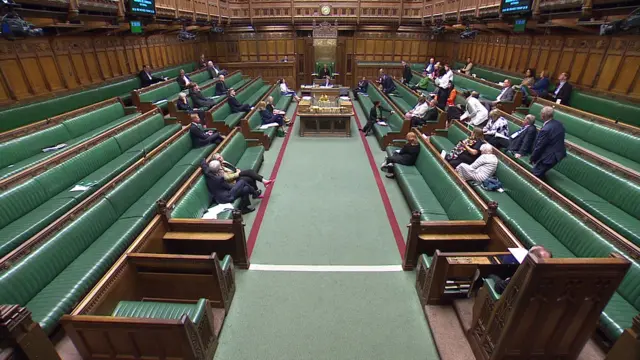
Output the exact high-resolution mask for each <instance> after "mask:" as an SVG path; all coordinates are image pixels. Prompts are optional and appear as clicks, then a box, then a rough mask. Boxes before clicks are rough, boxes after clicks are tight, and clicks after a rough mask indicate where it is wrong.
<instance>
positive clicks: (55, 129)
mask: <svg viewBox="0 0 640 360" xmlns="http://www.w3.org/2000/svg"><path fill="white" fill-rule="evenodd" d="M129 110H130V109H129ZM139 115H140V113H138V112H134V113H130V114H127V113H126V111H125V107H124V106H123V105H122V103H120V102H116V103H113V104H111V105H107V106H104V107H101V108H98V109H95V110H93V111H89V112H86V113H83V114H79V115H78V116H76V117H73V118H71V119H68V120H64V121H63V122H62V123H60V124H57V125H54V126H52V127H49V128H46V129H43V130H40V131H37V132H34V133H31V134H28V135H25V136H22V137H19V138H16V139H14V140H10V141H7V142H4V143H1V144H0V153H2V156H0V178H6V177H8V176H11V175H13V174H15V173H18V172H20V171H22V170H24V169H26V168H29V167H31V166H33V165H35V164H37V163H39V162H42V161H44V160H46V159H49V158H51V157H53V156H55V155H57V154H58V153H59V151H50V152H42V149H43V148H47V147H51V146H55V145H58V144H63V143H64V144H67V147H66V148H64V149H68V148H70V147H72V146H75V145H78V144H81V143H82V142H84V141H86V140H89V139H91V138H93V137H96V136H97V135H99V134H101V133H103V132H105V131H107V130H109V129H112V128H114V127H116V126H118V125H120V124H122V123H124V122H126V121H128V120H131V119H133V118H135V117H137V116H139ZM64 149H63V150H64Z"/></svg>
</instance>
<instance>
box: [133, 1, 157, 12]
mask: <svg viewBox="0 0 640 360" xmlns="http://www.w3.org/2000/svg"><path fill="white" fill-rule="evenodd" d="M129 8H130V9H131V12H132V13H134V14H139V15H155V14H156V0H129Z"/></svg>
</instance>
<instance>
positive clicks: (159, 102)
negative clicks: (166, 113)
mask: <svg viewBox="0 0 640 360" xmlns="http://www.w3.org/2000/svg"><path fill="white" fill-rule="evenodd" d="M166 102H167V99H163V100H158V101H156V102H154V103H153V105H161V104H164V103H166Z"/></svg>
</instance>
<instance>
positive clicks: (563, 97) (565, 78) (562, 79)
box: [549, 72, 573, 106]
mask: <svg viewBox="0 0 640 360" xmlns="http://www.w3.org/2000/svg"><path fill="white" fill-rule="evenodd" d="M571 91H573V86H571V84H569V73H567V72H563V73H562V74H560V76H558V85H557V86H556V89H555V90H554V91H553V92H551V93H549V99H550V100H551V101H553V102H556V103H557V102H558V101H560V104H562V105H567V106H569V99H570V98H571Z"/></svg>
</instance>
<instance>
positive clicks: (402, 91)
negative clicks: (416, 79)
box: [391, 85, 418, 108]
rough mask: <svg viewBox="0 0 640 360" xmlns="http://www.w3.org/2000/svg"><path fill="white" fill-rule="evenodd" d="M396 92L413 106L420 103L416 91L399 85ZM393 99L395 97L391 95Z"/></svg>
mask: <svg viewBox="0 0 640 360" xmlns="http://www.w3.org/2000/svg"><path fill="white" fill-rule="evenodd" d="M396 93H397V94H398V95H400V97H401V98H402V100H404V101H405V102H406V103H407V104H409V106H411V107H412V108H413V107H414V106H416V104H417V103H418V97H417V96H416V94H415V93H414V92H412V91H410V90H408V89H407V88H405V87H404V86H401V85H397V86H396ZM391 99H393V98H392V97H391Z"/></svg>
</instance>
